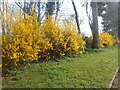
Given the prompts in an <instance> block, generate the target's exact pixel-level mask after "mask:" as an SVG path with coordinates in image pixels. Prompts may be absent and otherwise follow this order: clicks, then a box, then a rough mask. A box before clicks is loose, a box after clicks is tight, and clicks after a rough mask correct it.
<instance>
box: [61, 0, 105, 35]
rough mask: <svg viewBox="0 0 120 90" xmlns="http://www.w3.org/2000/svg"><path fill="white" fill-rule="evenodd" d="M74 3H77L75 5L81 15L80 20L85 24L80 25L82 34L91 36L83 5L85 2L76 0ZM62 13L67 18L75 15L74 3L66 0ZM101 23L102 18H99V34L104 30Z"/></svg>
mask: <svg viewBox="0 0 120 90" xmlns="http://www.w3.org/2000/svg"><path fill="white" fill-rule="evenodd" d="M74 1H75V5H76V8H77V11H78V14H79V19H82V20H83V22H82V23H81V25H80V29H81V32H82V33H84V34H85V35H86V36H91V29H90V27H89V24H88V17H87V15H86V8H85V7H82V4H83V3H81V2H82V1H84V0H81V2H80V1H79V0H74ZM61 13H62V14H64V16H65V17H66V16H69V15H71V14H74V9H73V6H72V3H71V2H70V1H68V0H64V3H63V5H62V7H61ZM101 22H102V18H101V17H98V25H99V33H101V32H102V29H103V28H102V25H101Z"/></svg>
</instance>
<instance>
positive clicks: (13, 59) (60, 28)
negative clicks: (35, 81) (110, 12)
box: [2, 16, 85, 72]
mask: <svg viewBox="0 0 120 90" xmlns="http://www.w3.org/2000/svg"><path fill="white" fill-rule="evenodd" d="M26 18H27V19H24V18H22V17H19V18H17V20H14V19H11V20H10V23H9V25H8V31H9V32H8V33H6V34H5V35H3V36H2V61H3V65H2V67H3V72H4V71H7V70H10V69H13V68H14V67H17V66H21V65H25V64H27V63H28V62H31V61H35V60H39V59H46V60H48V59H51V58H56V57H59V56H63V55H65V56H71V55H73V56H76V55H77V54H80V53H82V52H83V51H82V49H83V48H85V47H84V45H85V42H84V41H83V39H82V35H81V34H78V32H77V29H76V27H75V25H73V24H72V23H71V22H69V23H66V25H67V26H66V25H60V23H59V21H54V20H53V19H52V17H49V18H47V19H46V20H45V21H44V22H43V24H42V25H41V26H40V25H39V23H38V22H37V19H36V18H35V16H27V17H26Z"/></svg>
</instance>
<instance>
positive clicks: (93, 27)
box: [85, 1, 100, 49]
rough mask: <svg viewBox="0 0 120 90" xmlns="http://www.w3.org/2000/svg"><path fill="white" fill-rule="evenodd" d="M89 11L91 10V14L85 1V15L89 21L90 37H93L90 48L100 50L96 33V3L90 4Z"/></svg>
mask: <svg viewBox="0 0 120 90" xmlns="http://www.w3.org/2000/svg"><path fill="white" fill-rule="evenodd" d="M90 5H91V9H92V14H91V12H88V1H86V5H85V6H86V14H87V16H88V19H89V26H90V28H91V31H92V36H93V41H92V48H97V49H99V48H100V42H99V33H98V18H97V16H98V7H97V2H91V3H90ZM91 9H90V11H91Z"/></svg>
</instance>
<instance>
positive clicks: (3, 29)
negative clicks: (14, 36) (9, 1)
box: [2, 2, 5, 34]
mask: <svg viewBox="0 0 120 90" xmlns="http://www.w3.org/2000/svg"><path fill="white" fill-rule="evenodd" d="M2 9H3V11H2V12H3V18H4V19H5V13H4V12H5V4H4V2H2ZM2 34H5V22H4V20H2Z"/></svg>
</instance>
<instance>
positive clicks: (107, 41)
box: [99, 33, 115, 48]
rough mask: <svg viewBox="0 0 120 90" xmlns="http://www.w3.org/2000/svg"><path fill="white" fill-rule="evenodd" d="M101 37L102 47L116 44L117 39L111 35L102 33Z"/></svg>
mask: <svg viewBox="0 0 120 90" xmlns="http://www.w3.org/2000/svg"><path fill="white" fill-rule="evenodd" d="M99 36H100V47H101V48H104V47H111V46H113V45H114V44H115V39H114V37H113V36H112V35H110V34H109V33H102V34H100V35H99Z"/></svg>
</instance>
